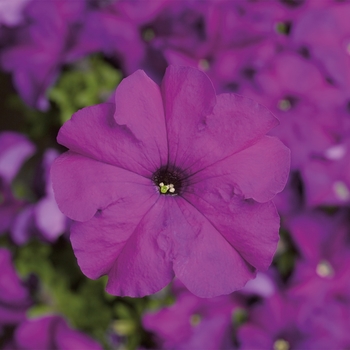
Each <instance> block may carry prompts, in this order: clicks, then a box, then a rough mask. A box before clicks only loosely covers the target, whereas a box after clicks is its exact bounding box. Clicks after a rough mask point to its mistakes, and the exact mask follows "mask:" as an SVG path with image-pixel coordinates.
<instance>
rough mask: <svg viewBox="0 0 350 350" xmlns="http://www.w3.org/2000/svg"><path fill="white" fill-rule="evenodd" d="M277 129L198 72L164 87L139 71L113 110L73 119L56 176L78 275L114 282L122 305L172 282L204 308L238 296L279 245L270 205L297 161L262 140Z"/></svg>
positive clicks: (167, 80) (169, 79)
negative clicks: (204, 300)
mask: <svg viewBox="0 0 350 350" xmlns="http://www.w3.org/2000/svg"><path fill="white" fill-rule="evenodd" d="M277 125H278V121H277V119H276V118H275V117H274V116H273V115H272V114H271V113H270V112H269V111H268V110H267V109H266V108H264V107H263V106H261V105H259V104H257V103H255V102H254V101H252V100H251V99H248V98H245V97H242V96H239V95H234V94H222V95H218V96H216V94H215V90H214V88H213V85H212V83H211V81H210V80H209V78H208V77H207V76H206V75H205V74H204V73H203V72H201V71H199V70H197V69H194V68H189V67H179V66H170V67H168V68H167V70H166V73H165V75H164V78H163V81H162V83H161V86H160V87H159V86H158V85H157V84H156V83H155V82H153V81H152V80H151V79H150V78H149V77H148V76H147V75H146V74H145V73H144V72H143V71H141V70H139V71H136V72H135V73H134V74H132V75H131V76H129V77H128V78H126V79H124V80H123V81H122V82H121V83H120V85H119V86H118V88H117V90H116V93H115V104H100V105H96V106H92V107H87V108H84V109H82V110H80V111H78V112H77V113H75V114H74V115H73V117H72V119H71V120H69V121H68V122H66V123H65V124H64V125H63V126H62V128H61V130H60V132H59V135H58V142H59V143H60V144H62V145H64V146H66V147H67V148H69V151H68V152H66V153H64V154H63V155H61V156H60V157H59V158H57V160H56V161H55V162H54V164H53V166H52V171H51V174H52V181H53V188H54V192H55V197H56V200H57V203H58V206H59V208H60V209H61V210H62V212H63V213H64V214H66V215H67V216H68V217H70V218H71V219H73V220H74V222H73V224H72V226H71V242H72V245H73V249H74V252H75V255H76V257H77V259H78V263H79V265H80V267H81V269H82V271H83V272H84V273H85V274H86V275H87V276H88V277H90V278H93V279H95V278H98V277H100V276H101V275H108V276H109V280H108V284H107V291H108V292H109V293H111V294H114V295H121V296H133V297H136V296H144V295H147V294H151V293H155V292H157V291H159V290H160V289H162V288H163V287H165V286H166V285H167V284H168V283H169V282H170V281H171V280H172V279H173V277H174V276H177V277H178V279H179V280H180V281H182V282H183V283H184V285H185V286H186V287H187V288H188V289H189V290H190V291H191V292H192V293H194V294H195V295H197V296H200V297H213V296H217V295H222V294H228V293H231V292H232V291H234V290H237V289H240V288H242V287H243V286H244V285H245V283H246V282H247V281H248V280H250V279H252V278H254V277H255V275H256V272H257V270H266V269H267V268H268V266H269V265H270V263H271V261H272V257H273V254H274V252H275V250H276V246H277V242H278V230H279V216H278V214H277V211H276V208H275V206H274V204H273V203H272V201H271V199H272V198H273V197H274V195H275V194H276V193H278V192H280V191H282V189H283V188H284V186H285V183H286V181H287V177H288V172H289V163H290V159H289V150H288V149H287V148H286V147H285V146H284V145H283V144H282V143H281V142H280V141H279V140H278V139H277V138H274V137H270V136H266V135H265V134H266V133H267V132H268V131H269V130H270V129H271V128H273V127H275V126H277Z"/></svg>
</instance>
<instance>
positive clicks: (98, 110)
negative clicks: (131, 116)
mask: <svg viewBox="0 0 350 350" xmlns="http://www.w3.org/2000/svg"><path fill="white" fill-rule="evenodd" d="M114 112H115V105H114V104H109V103H103V104H99V105H96V106H91V107H86V108H83V109H81V110H79V111H78V112H76V113H75V114H73V116H72V118H71V119H70V120H68V121H67V122H66V123H65V124H64V125H63V126H62V127H61V129H60V131H59V133H58V137H57V141H58V142H59V143H60V144H61V145H63V146H66V147H67V148H69V149H70V150H71V151H74V152H76V153H79V154H81V155H85V156H86V157H89V158H92V159H95V160H99V161H101V162H104V163H108V164H112V165H115V166H118V167H120V168H124V169H127V170H130V171H133V172H135V173H137V174H140V175H143V176H148V177H149V176H151V175H152V174H153V172H154V170H155V168H154V161H150V159H149V155H148V150H147V148H145V147H144V145H143V143H142V142H141V140H139V139H137V137H136V136H135V135H134V134H133V132H132V130H130V129H129V128H128V127H127V126H126V125H118V124H117V123H116V121H115V120H114ZM138 119H140V118H138ZM158 155H159V152H157V156H158ZM158 161H159V166H160V165H161V163H160V162H161V159H159V160H158Z"/></svg>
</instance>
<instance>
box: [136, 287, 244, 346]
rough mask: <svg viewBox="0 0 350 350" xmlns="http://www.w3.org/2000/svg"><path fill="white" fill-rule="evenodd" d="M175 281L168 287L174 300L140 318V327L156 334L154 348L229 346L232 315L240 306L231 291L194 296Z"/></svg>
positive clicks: (230, 344) (230, 343)
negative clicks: (166, 305)
mask: <svg viewBox="0 0 350 350" xmlns="http://www.w3.org/2000/svg"><path fill="white" fill-rule="evenodd" d="M178 282H179V281H178V280H174V286H173V288H172V289H173V291H174V294H175V296H176V302H175V303H174V304H173V305H171V306H169V307H165V308H162V309H160V310H157V311H155V312H146V313H145V314H144V315H143V318H142V324H143V326H144V328H145V329H147V330H148V331H151V332H153V333H154V335H155V336H156V340H157V348H159V349H193V350H194V349H232V348H233V344H232V340H231V339H232V331H233V325H232V314H233V313H234V311H235V309H236V308H238V307H239V306H241V305H240V303H239V301H238V300H236V299H235V294H231V295H223V296H219V297H216V298H210V299H203V298H198V297H196V296H195V295H193V294H191V293H190V292H189V291H188V290H187V289H186V288H184V287H183V286H182V285H181V283H180V284H179V283H178ZM174 287H175V288H174Z"/></svg>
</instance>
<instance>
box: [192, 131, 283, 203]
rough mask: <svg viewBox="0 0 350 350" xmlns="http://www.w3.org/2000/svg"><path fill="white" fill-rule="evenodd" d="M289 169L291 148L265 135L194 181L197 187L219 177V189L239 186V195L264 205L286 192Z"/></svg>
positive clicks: (202, 173)
mask: <svg viewBox="0 0 350 350" xmlns="http://www.w3.org/2000/svg"><path fill="white" fill-rule="evenodd" d="M289 166H290V151H289V149H288V148H287V147H285V146H284V145H283V143H282V142H281V141H280V140H278V139H277V138H274V137H269V136H264V137H262V138H261V139H260V140H259V141H258V142H256V143H255V144H254V145H252V146H250V147H248V148H246V149H244V150H242V151H241V152H238V153H235V154H233V155H232V156H230V157H228V158H226V159H224V160H222V161H220V162H218V163H215V164H213V165H212V166H210V167H207V168H206V169H204V170H202V171H200V172H199V173H198V174H196V175H195V176H194V177H193V179H192V181H193V184H196V183H197V182H200V181H202V179H204V181H206V179H210V178H215V186H216V187H217V186H218V185H220V184H221V183H222V184H223V183H232V184H235V185H236V187H237V188H236V189H235V192H237V191H239V192H240V193H242V194H243V196H244V197H245V198H253V199H254V200H256V201H258V202H261V203H264V202H267V201H269V200H271V199H272V198H273V197H274V196H275V195H276V194H277V193H278V192H281V191H282V190H283V188H284V187H285V185H286V182H287V180H288V175H289ZM196 186H197V185H196ZM206 186H207V185H206Z"/></svg>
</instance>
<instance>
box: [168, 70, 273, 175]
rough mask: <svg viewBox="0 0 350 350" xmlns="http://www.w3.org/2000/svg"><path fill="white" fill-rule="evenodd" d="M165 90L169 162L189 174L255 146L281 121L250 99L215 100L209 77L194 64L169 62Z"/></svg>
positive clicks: (224, 96) (222, 97) (231, 96)
mask: <svg viewBox="0 0 350 350" xmlns="http://www.w3.org/2000/svg"><path fill="white" fill-rule="evenodd" d="M162 93H163V99H164V101H165V102H164V105H165V116H166V122H167V132H168V142H169V162H170V163H171V164H174V165H175V166H177V167H179V168H182V169H183V170H185V171H187V172H188V173H193V172H196V171H198V170H201V169H203V168H205V167H206V166H208V165H211V164H213V163H215V162H217V161H219V160H222V159H224V158H226V157H228V156H230V155H232V154H234V153H237V152H239V151H241V150H243V149H245V148H247V147H249V146H251V145H253V144H254V143H256V142H257V141H258V140H259V139H260V138H261V137H263V136H264V135H265V134H266V133H267V132H268V131H269V130H271V129H272V128H273V127H275V126H277V125H278V120H277V119H276V118H275V117H274V116H273V115H272V113H271V112H270V111H269V110H268V109H267V108H265V107H263V106H262V105H260V104H258V103H256V102H254V101H253V100H251V99H249V98H246V97H243V96H239V95H235V94H222V95H218V96H217V97H216V98H215V91H214V89H213V86H212V84H211V82H210V80H209V78H208V77H207V76H206V75H205V74H204V73H203V72H200V71H198V70H196V69H194V68H188V67H173V66H170V67H169V68H168V69H167V72H166V74H165V77H164V80H163V83H162Z"/></svg>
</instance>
